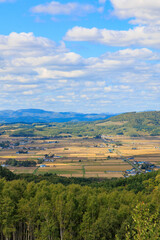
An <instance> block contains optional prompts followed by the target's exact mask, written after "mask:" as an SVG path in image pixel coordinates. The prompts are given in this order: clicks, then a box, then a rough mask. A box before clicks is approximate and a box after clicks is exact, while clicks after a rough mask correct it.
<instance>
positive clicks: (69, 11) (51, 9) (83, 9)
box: [31, 1, 100, 16]
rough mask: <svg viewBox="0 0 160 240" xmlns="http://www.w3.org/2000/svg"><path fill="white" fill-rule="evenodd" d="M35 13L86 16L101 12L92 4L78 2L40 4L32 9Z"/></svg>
mask: <svg viewBox="0 0 160 240" xmlns="http://www.w3.org/2000/svg"><path fill="white" fill-rule="evenodd" d="M31 11H32V12H33V13H45V14H50V15H76V16H77V15H78V16H81V15H84V14H87V13H93V12H97V11H100V10H99V8H96V7H94V6H93V5H91V4H80V3H77V2H68V3H66V4H62V3H60V2H57V1H52V2H50V3H45V4H40V5H37V6H35V7H33V8H32V9H31Z"/></svg>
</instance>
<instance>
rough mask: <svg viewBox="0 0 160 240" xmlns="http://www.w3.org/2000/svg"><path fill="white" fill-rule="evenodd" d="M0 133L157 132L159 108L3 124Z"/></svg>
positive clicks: (14, 135) (84, 134)
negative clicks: (90, 118) (101, 116)
mask: <svg viewBox="0 0 160 240" xmlns="http://www.w3.org/2000/svg"><path fill="white" fill-rule="evenodd" d="M0 133H1V134H2V135H3V134H4V135H5V134H8V135H10V136H13V137H21V136H23V137H34V136H41V137H57V136H58V137H63V136H65V137H67V135H68V136H71V135H73V136H85V137H86V136H91V137H98V136H100V135H102V134H108V135H127V136H131V137H137V136H158V135H160V112H158V111H152V112H141V113H136V112H133V113H124V114H120V115H118V116H114V117H111V118H108V119H107V120H99V121H94V122H68V123H48V124H42V123H34V124H2V125H1V128H0Z"/></svg>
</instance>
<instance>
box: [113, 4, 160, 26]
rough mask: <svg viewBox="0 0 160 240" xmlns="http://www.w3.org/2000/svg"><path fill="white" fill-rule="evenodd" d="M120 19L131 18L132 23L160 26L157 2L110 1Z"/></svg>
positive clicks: (159, 7)
mask: <svg viewBox="0 0 160 240" xmlns="http://www.w3.org/2000/svg"><path fill="white" fill-rule="evenodd" d="M110 1H111V3H112V4H113V7H114V13H115V14H116V15H117V16H118V17H120V18H127V19H128V18H133V19H134V20H133V21H132V23H143V24H149V25H150V24H153V23H154V24H158V25H159V24H160V15H159V12H160V1H159V0H152V1H151V0H134V1H128V0H110Z"/></svg>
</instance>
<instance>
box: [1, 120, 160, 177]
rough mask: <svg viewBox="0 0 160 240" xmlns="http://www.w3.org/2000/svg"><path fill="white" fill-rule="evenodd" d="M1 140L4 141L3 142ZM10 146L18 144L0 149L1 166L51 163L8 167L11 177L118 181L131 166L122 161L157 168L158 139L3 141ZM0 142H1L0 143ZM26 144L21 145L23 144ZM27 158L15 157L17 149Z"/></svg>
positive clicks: (158, 161) (112, 137)
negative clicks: (29, 175)
mask: <svg viewBox="0 0 160 240" xmlns="http://www.w3.org/2000/svg"><path fill="white" fill-rule="evenodd" d="M117 124H118V123H117ZM3 140H4V138H3ZM5 140H8V141H10V142H14V141H20V143H21V144H20V145H19V146H17V147H14V148H13V149H0V162H1V163H2V164H4V163H5V161H6V160H7V159H9V158H12V159H16V160H19V161H24V160H34V161H37V162H38V159H39V158H40V159H45V154H47V155H48V156H51V155H53V154H54V157H53V158H52V160H53V162H50V161H47V160H46V161H44V162H43V163H42V164H44V165H46V167H40V165H41V164H37V167H38V169H37V171H35V169H36V168H28V167H9V169H11V170H12V171H13V172H14V173H34V172H36V173H35V174H44V173H47V172H49V173H55V174H57V175H59V176H67V177H86V178H88V177H99V178H112V177H122V176H123V173H124V171H126V170H127V169H131V168H132V166H131V165H129V164H128V163H127V162H125V161H123V158H128V157H133V158H134V160H137V161H148V162H151V163H154V164H156V165H160V137H145V138H130V137H124V136H105V138H103V139H95V138H78V137H77V138H62V139H54V140H41V139H36V138H28V139H27V140H25V139H23V138H20V139H19V138H5ZM0 141H2V139H0ZM24 141H26V142H25V143H23V142H24ZM23 148H24V149H27V150H28V154H17V152H18V151H19V150H20V149H23Z"/></svg>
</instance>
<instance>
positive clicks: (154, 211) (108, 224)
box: [0, 170, 160, 240]
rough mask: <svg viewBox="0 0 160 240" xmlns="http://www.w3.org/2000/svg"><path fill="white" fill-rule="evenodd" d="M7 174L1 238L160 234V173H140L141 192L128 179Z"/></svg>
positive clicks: (1, 191) (81, 239)
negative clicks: (85, 180)
mask: <svg viewBox="0 0 160 240" xmlns="http://www.w3.org/2000/svg"><path fill="white" fill-rule="evenodd" d="M4 171H6V170H4ZM1 172H2V171H1ZM5 174H7V175H8V174H9V172H8V171H6V172H5V173H4V172H3V176H2V177H3V178H1V179H0V239H1V240H129V239H131V240H132V239H133V240H143V239H145V240H149V239H151V240H156V239H160V228H159V225H160V190H159V189H160V174H159V173H158V174H156V175H154V176H153V175H152V176H151V175H150V176H151V177H150V178H148V179H144V178H143V179H141V180H142V184H143V189H141V190H139V191H137V192H136V191H135V190H134V188H133V189H130V190H129V189H128V188H127V187H126V185H125V184H126V183H125V182H123V184H122V182H121V184H120V186H117V185H118V182H117V183H116V182H115V186H113V187H105V184H104V183H103V186H102V183H101V184H100V185H98V183H97V185H96V184H95V185H96V186H93V185H92V184H90V186H87V184H86V186H81V185H79V184H68V185H67V186H65V185H64V184H60V183H58V184H53V183H51V182H49V181H48V180H43V179H42V181H39V182H35V181H30V182H28V181H27V180H25V179H17V180H11V179H12V177H13V178H14V174H13V175H12V174H11V175H10V179H9V180H10V181H7V180H6V179H5V178H4V175H5ZM1 175H2V174H1ZM8 176H9V175H8ZM21 177H22V176H21ZM132 179H133V180H132ZM131 180H132V181H134V178H131ZM128 181H129V180H128ZM135 181H140V178H139V179H138V178H137V179H135ZM111 182H112V180H111Z"/></svg>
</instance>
